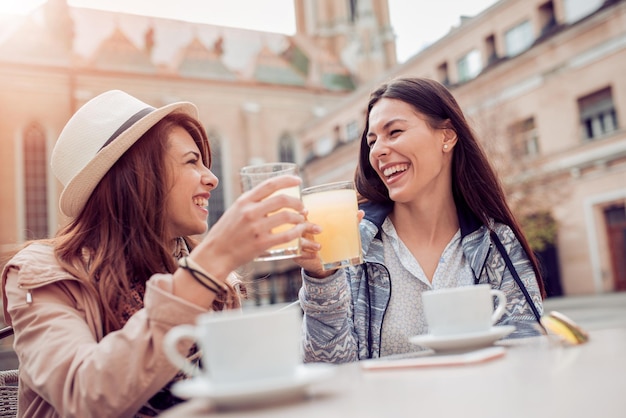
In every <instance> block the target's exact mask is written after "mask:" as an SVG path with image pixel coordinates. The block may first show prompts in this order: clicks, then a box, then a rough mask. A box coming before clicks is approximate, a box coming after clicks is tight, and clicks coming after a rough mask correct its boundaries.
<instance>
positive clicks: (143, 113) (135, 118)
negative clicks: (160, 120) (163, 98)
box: [98, 107, 155, 151]
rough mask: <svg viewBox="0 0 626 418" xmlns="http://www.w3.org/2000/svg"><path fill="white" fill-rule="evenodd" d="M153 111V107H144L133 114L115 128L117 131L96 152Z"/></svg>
mask: <svg viewBox="0 0 626 418" xmlns="http://www.w3.org/2000/svg"><path fill="white" fill-rule="evenodd" d="M154 110H155V109H154V107H146V108H145V109H142V110H140V111H139V112H137V113H135V114H134V115H133V116H131V117H130V118H128V120H127V121H126V122H124V123H123V124H122V125H121V126H120V127H119V128H117V131H115V132H113V135H111V137H110V138H109V139H107V141H106V142H105V143H104V144H103V145H102V146H101V147H100V149H99V150H98V151H101V150H102V149H103V148H104V147H106V146H107V145H109V144H110V143H111V142H113V140H114V139H115V138H117V137H118V136H120V135H121V134H122V132H124V131H125V130H127V129H128V128H130V127H131V126H133V125H134V124H135V122H137V121H138V120H139V119H141V118H143V117H144V116H146V115H147V114H148V113H152V112H154Z"/></svg>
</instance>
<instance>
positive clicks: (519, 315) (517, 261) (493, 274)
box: [487, 224, 543, 338]
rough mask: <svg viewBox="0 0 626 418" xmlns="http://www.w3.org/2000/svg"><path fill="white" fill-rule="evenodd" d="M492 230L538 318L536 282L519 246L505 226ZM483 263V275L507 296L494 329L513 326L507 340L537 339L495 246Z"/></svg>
mask: <svg viewBox="0 0 626 418" xmlns="http://www.w3.org/2000/svg"><path fill="white" fill-rule="evenodd" d="M495 230H496V233H497V234H498V237H499V238H500V241H502V244H503V245H504V248H505V249H506V250H507V252H508V254H509V258H510V259H511V262H512V263H513V266H514V267H515V269H516V270H517V273H518V275H519V277H520V279H521V280H522V283H524V286H525V287H526V289H527V290H528V293H529V295H530V297H531V299H532V300H533V302H534V304H535V307H536V308H537V311H538V312H539V314H540V315H541V314H542V313H543V301H542V298H541V294H540V292H539V286H538V285H537V278H536V277H535V272H534V270H533V268H532V264H531V263H530V260H529V259H528V257H527V256H526V253H525V251H524V249H523V248H522V245H521V244H520V242H519V241H518V240H517V237H516V236H515V234H514V233H513V231H512V230H511V229H510V228H509V227H508V226H506V225H502V224H496V228H495ZM487 263H488V265H487V274H488V275H489V281H490V282H491V283H492V286H493V287H495V288H499V289H500V290H502V291H503V292H504V293H505V294H506V296H507V307H506V311H505V313H504V315H503V316H502V318H501V319H500V321H498V323H497V325H515V327H516V328H517V329H516V330H515V332H513V333H512V334H511V335H510V336H509V338H520V337H530V336H536V335H538V334H539V333H540V331H539V330H540V328H539V327H538V325H537V320H536V319H535V316H534V314H533V312H532V309H531V307H530V305H529V304H528V302H527V301H526V298H525V297H524V294H523V293H522V291H521V289H520V287H519V286H518V285H517V283H516V282H515V279H514V278H513V275H512V274H511V272H510V271H509V269H508V268H507V267H506V264H505V261H504V259H503V258H502V256H501V255H500V253H499V252H498V250H497V249H496V247H495V245H494V246H493V248H492V249H491V256H490V257H489V260H488V261H487ZM498 283H499V285H498Z"/></svg>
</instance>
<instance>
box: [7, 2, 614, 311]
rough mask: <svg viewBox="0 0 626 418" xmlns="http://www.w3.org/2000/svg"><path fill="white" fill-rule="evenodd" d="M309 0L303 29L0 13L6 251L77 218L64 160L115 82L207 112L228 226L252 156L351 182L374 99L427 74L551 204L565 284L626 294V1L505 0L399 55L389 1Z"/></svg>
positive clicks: (516, 184) (558, 272) (257, 271)
mask: <svg viewBox="0 0 626 418" xmlns="http://www.w3.org/2000/svg"><path fill="white" fill-rule="evenodd" d="M294 4H295V13H296V16H295V18H296V23H297V32H296V34H295V35H293V36H286V35H280V34H275V33H261V32H255V31H247V30H241V29H234V28H224V27H218V26H214V25H204V24H195V23H189V22H180V21H174V20H168V19H157V18H149V17H145V16H134V15H126V14H114V13H110V12H104V11H97V10H90V9H82V8H73V7H69V6H68V5H67V3H66V1H65V0H48V3H47V4H45V5H44V6H42V7H41V8H40V9H38V10H36V11H34V12H33V13H32V14H31V15H29V16H26V17H25V18H24V19H21V20H15V19H12V20H5V21H0V149H1V150H2V155H3V156H5V158H4V163H3V164H2V166H0V187H1V191H0V215H1V216H0V252H1V253H2V255H3V256H6V255H7V254H10V253H11V252H12V251H14V250H15V249H17V248H19V247H20V246H21V245H22V244H23V243H24V242H25V241H26V240H28V239H34V238H40V237H45V236H51V235H53V234H54V232H55V231H56V230H57V228H58V226H59V225H61V224H63V223H64V222H66V219H64V218H63V217H62V215H61V214H60V213H59V211H58V206H57V201H58V195H59V193H60V185H59V183H58V182H57V181H56V179H54V176H52V174H51V173H50V170H49V165H48V161H49V156H50V153H51V150H52V147H53V145H54V141H55V140H56V138H57V136H58V135H59V133H60V131H61V129H62V127H63V126H64V124H65V122H66V121H67V120H68V119H69V117H70V116H71V114H72V113H73V112H74V111H75V110H76V109H77V108H78V107H80V106H81V105H82V104H83V103H85V102H86V101H87V100H89V99H90V98H92V97H94V96H96V95H97V94H99V93H101V92H103V91H105V90H109V89H121V90H125V91H128V92H129V93H131V94H133V95H136V96H137V97H139V98H141V99H142V100H144V101H146V102H148V103H150V104H153V105H156V106H161V105H164V104H167V103H171V102H173V101H179V100H188V101H191V102H194V103H195V104H196V105H197V106H198V108H199V110H200V115H201V119H202V121H203V123H204V124H205V126H206V127H207V130H208V132H209V136H210V138H211V143H212V146H213V149H214V154H215V165H214V167H213V170H214V172H215V173H216V175H218V177H219V178H220V180H221V181H220V188H219V189H218V191H216V192H215V193H212V197H211V201H210V214H211V215H210V223H213V222H215V221H216V220H217V219H218V218H219V216H220V215H221V213H222V212H223V210H224V209H225V208H226V207H228V206H229V205H230V204H231V203H232V202H233V200H234V199H236V197H237V196H238V195H239V194H240V192H241V189H240V185H239V176H238V171H239V169H240V168H241V167H243V166H244V165H247V164H250V163H255V162H263V161H276V160H281V161H295V162H297V163H298V164H299V166H300V169H301V175H302V177H303V178H304V182H305V185H313V184H320V183H325V182H330V181H337V180H346V179H351V178H352V176H353V174H354V168H355V164H356V155H357V151H358V142H359V139H360V137H361V133H362V132H361V130H362V128H363V125H364V114H365V108H366V105H367V100H368V96H369V93H370V92H371V91H372V90H373V89H374V88H375V87H376V86H378V84H380V83H382V82H384V81H386V80H389V79H391V78H394V77H398V76H409V75H411V76H423V77H429V78H434V79H436V80H439V81H441V82H442V83H444V84H446V85H447V86H448V87H449V88H450V89H451V90H452V92H453V94H454V95H455V96H456V97H457V99H458V101H459V102H460V104H461V106H462V107H463V108H464V109H465V111H466V113H467V115H468V117H469V118H470V120H471V122H472V124H473V126H474V128H475V130H476V131H477V133H478V136H479V137H480V138H482V140H483V143H484V145H485V148H486V149H487V151H488V152H489V153H490V155H492V157H493V160H494V163H495V165H496V167H497V168H498V169H499V171H500V173H501V175H502V178H503V180H504V183H505V187H506V188H507V191H508V192H509V197H510V199H511V202H512V205H513V207H514V208H515V209H516V212H517V213H518V214H519V215H520V216H524V217H526V218H528V219H530V220H532V219H535V218H537V217H538V216H539V215H542V216H543V215H546V214H547V216H548V218H549V220H550V221H551V222H550V223H548V224H547V226H546V225H544V224H540V227H539V228H538V229H539V232H541V231H544V230H545V231H548V233H547V235H549V237H548V239H547V242H548V248H549V249H551V250H552V253H551V254H553V255H554V262H553V263H552V264H553V268H552V270H551V271H552V272H553V278H554V282H553V289H554V291H553V294H555V295H556V294H561V293H564V294H588V293H601V292H608V291H614V290H623V289H626V277H625V276H626V267H625V263H626V261H624V260H626V253H625V251H626V249H625V248H626V247H625V245H624V241H625V240H626V232H625V231H626V211H625V209H624V207H625V203H626V131H625V130H624V128H623V126H624V124H625V123H626V122H625V121H626V77H625V76H624V74H626V2H624V1H604V2H603V1H600V0H551V1H550V0H548V1H546V0H500V1H499V2H497V3H495V4H494V5H493V6H492V7H490V8H489V9H487V10H485V11H484V12H482V13H480V14H479V15H477V16H475V17H472V18H465V19H463V20H462V23H461V24H460V25H459V26H458V27H456V28H453V29H452V30H451V31H450V32H449V33H448V34H447V35H446V36H444V37H443V38H441V39H440V40H438V41H437V42H435V43H434V44H432V45H430V46H429V47H427V48H426V49H424V50H422V51H421V52H419V53H418V54H417V55H415V56H414V57H412V58H411V59H410V60H408V61H407V62H405V63H402V64H400V65H398V64H397V63H396V56H395V43H394V35H393V30H392V28H391V25H390V20H389V9H388V4H387V1H386V0H361V1H348V0H346V1H335V0H294ZM417 7H418V6H417V5H416V8H417ZM552 231H555V232H554V233H550V232H552ZM539 235H541V234H539ZM546 254H547V253H546ZM547 259H548V258H547V257H546V260H547ZM243 273H244V274H245V275H246V276H247V277H250V278H251V282H253V284H254V286H253V287H254V288H255V289H253V290H256V291H255V292H254V294H255V298H256V299H257V302H259V303H271V302H281V301H285V300H293V299H294V298H295V296H296V292H297V289H298V288H299V270H298V268H297V266H296V265H295V264H294V263H293V262H290V261H282V262H269V263H257V264H254V263H253V264H251V265H250V266H247V267H246V268H244V271H243Z"/></svg>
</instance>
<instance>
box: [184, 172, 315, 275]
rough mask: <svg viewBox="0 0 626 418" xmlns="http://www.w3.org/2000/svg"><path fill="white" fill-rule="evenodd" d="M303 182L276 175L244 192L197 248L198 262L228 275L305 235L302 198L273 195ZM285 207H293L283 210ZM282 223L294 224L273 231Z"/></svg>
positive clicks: (291, 177)
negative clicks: (290, 226)
mask: <svg viewBox="0 0 626 418" xmlns="http://www.w3.org/2000/svg"><path fill="white" fill-rule="evenodd" d="M301 181H302V180H301V179H300V178H299V177H296V176H291V175H285V176H279V177H272V178H270V179H267V180H265V181H264V182H262V183H260V184H259V185H257V186H256V187H254V188H252V189H251V190H248V191H246V192H244V193H243V194H242V195H241V196H240V197H239V198H238V199H237V200H236V201H235V202H234V203H233V205H232V206H231V207H230V208H228V209H227V210H226V211H225V212H224V214H223V215H222V217H221V218H220V219H219V221H218V222H217V223H216V224H215V225H213V227H211V229H210V230H209V232H208V233H207V235H206V237H205V238H204V239H203V241H202V243H201V244H200V245H199V246H198V247H197V248H196V249H195V250H194V251H193V253H192V254H194V253H199V254H202V255H201V256H200V257H199V259H198V260H197V261H198V262H201V263H202V261H203V260H205V261H204V263H207V264H208V263H210V264H211V268H212V269H215V268H216V267H217V268H219V269H220V270H221V272H220V273H218V272H214V274H216V275H219V276H222V275H223V276H226V275H227V274H228V273H230V272H231V271H234V270H236V269H237V268H238V267H239V266H241V265H244V264H247V263H249V262H250V261H252V260H254V259H255V258H256V257H257V256H258V255H259V254H261V253H263V252H264V251H266V250H267V249H269V248H270V247H273V246H275V245H279V244H283V243H286V242H289V241H291V240H294V239H296V238H299V237H301V236H302V234H303V233H304V231H305V229H306V227H307V224H306V223H305V209H304V205H303V204H302V201H301V200H300V198H298V197H293V196H289V195H286V194H275V195H273V196H272V194H274V193H275V192H276V191H277V190H280V189H285V188H289V187H294V186H299V185H300V183H301ZM284 208H289V209H292V210H280V209H284ZM282 224H292V225H293V228H289V229H287V230H284V231H281V232H278V233H272V229H273V228H276V227H277V226H279V225H282Z"/></svg>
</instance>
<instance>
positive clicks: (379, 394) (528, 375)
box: [162, 328, 626, 418]
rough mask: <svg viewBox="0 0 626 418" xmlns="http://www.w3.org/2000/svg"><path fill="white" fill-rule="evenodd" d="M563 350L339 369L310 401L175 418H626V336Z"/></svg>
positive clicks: (201, 410)
mask: <svg viewBox="0 0 626 418" xmlns="http://www.w3.org/2000/svg"><path fill="white" fill-rule="evenodd" d="M590 337H591V338H590V341H589V342H588V343H586V344H583V345H580V346H575V347H563V346H560V345H558V344H555V342H554V341H552V340H549V339H547V338H546V337H537V338H531V339H525V340H518V341H514V340H513V341H511V342H506V343H505V345H506V346H507V350H506V354H505V355H504V356H503V357H501V358H498V359H494V360H491V361H488V362H485V363H480V364H472V365H463V366H447V367H430V368H407V369H397V370H363V369H362V367H361V365H360V364H359V363H351V364H346V365H341V366H338V370H337V373H336V375H335V376H334V378H333V379H331V380H330V381H325V382H320V383H316V384H314V385H311V386H310V387H309V389H308V396H307V397H306V398H305V399H300V400H298V401H293V402H289V403H287V404H282V405H271V406H264V407H257V408H254V409H248V410H231V411H220V410H216V409H215V408H214V407H213V406H212V405H210V404H209V403H208V402H207V401H203V400H191V401H188V402H186V403H184V404H182V405H179V406H177V407H175V408H172V409H171V410H170V411H168V412H166V413H165V414H163V415H162V417H163V418H171V417H189V418H194V417H215V416H228V417H242V418H243V417H251V418H263V417H265V418H281V417H284V418H294V417H298V418H309V417H310V418H313V417H314V418H320V417H324V418H332V417H376V418H387V417H409V416H410V417H414V416H415V417H429V418H431V417H471V418H473V417H476V418H479V417H480V418H490V417H494V418H495V417H498V418H500V417H507V418H517V417H519V418H543V417H546V418H547V417H550V418H560V417H568V418H571V417H575V418H576V417H581V418H582V417H585V418H587V417H593V418H595V417H598V418H600V417H601V418H618V417H619V418H624V417H626V328H614V329H606V330H597V331H592V332H591V333H590Z"/></svg>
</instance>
